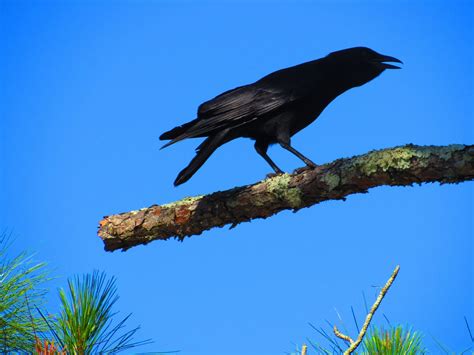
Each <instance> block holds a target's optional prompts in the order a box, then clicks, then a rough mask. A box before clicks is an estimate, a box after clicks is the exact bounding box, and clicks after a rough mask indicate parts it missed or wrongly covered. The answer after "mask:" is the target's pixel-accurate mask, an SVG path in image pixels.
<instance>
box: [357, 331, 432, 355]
mask: <svg viewBox="0 0 474 355" xmlns="http://www.w3.org/2000/svg"><path fill="white" fill-rule="evenodd" d="M422 340H423V339H422V336H421V334H420V333H418V332H416V331H413V330H412V329H411V328H404V327H402V326H397V327H392V328H390V329H388V330H385V329H383V327H381V328H377V327H374V328H372V329H371V330H370V331H369V333H368V334H367V335H366V336H365V338H364V341H363V350H362V352H361V354H364V355H372V354H373V355H375V354H378V355H395V354H405V355H419V354H426V349H425V348H424V347H423V344H422Z"/></svg>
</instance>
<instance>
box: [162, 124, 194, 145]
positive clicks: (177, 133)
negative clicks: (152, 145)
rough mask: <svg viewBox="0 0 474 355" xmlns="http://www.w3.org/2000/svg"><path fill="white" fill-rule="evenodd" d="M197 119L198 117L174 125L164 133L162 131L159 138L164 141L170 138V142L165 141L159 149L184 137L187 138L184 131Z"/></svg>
mask: <svg viewBox="0 0 474 355" xmlns="http://www.w3.org/2000/svg"><path fill="white" fill-rule="evenodd" d="M197 121H198V119H197V118H196V119H194V120H192V121H190V122H188V123H185V124H183V125H181V126H178V127H175V128H173V129H171V130H169V131H167V132H165V133H163V134H162V135H161V136H160V140H162V141H166V140H171V142H168V143H166V144H165V145H164V146H163V147H161V149H163V148H166V147H168V146H170V145H171V144H174V143H176V142H178V141H180V140H182V139H184V138H187V137H186V131H187V130H188V129H189V128H191V127H192V126H194V124H195V123H196V122H197Z"/></svg>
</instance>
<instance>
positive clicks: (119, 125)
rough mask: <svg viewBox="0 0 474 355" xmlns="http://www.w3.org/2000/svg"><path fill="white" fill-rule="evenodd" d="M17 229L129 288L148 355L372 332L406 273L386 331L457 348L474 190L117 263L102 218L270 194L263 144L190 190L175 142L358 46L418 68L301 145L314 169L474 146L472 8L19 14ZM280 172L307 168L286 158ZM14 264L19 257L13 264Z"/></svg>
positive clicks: (372, 202)
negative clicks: (328, 328)
mask: <svg viewBox="0 0 474 355" xmlns="http://www.w3.org/2000/svg"><path fill="white" fill-rule="evenodd" d="M0 4H1V5H0V6H1V10H0V31H1V32H0V51H1V53H2V54H1V55H0V85H1V86H0V90H1V91H0V117H1V118H0V135H1V136H0V147H1V148H0V149H1V151H0V154H1V155H0V158H1V160H0V164H1V165H0V166H1V175H0V178H1V180H0V182H1V194H0V228H7V229H9V230H13V232H14V235H15V236H16V243H15V246H14V248H15V250H16V251H19V250H24V249H27V250H29V251H31V252H35V253H36V258H37V259H38V260H41V261H46V262H48V264H49V267H50V268H51V269H52V270H53V272H54V274H55V275H58V276H59V277H58V278H57V279H55V280H54V281H52V282H51V283H50V286H51V290H52V291H51V293H50V296H49V300H50V305H49V309H50V310H51V311H54V310H56V305H57V302H56V300H57V295H56V291H55V290H56V288H58V287H61V286H64V285H65V283H66V277H68V276H72V275H74V274H77V273H85V272H89V271H92V270H93V269H100V270H104V271H106V272H107V273H108V274H109V275H115V276H116V277H117V278H118V287H119V292H120V295H121V298H120V302H119V308H120V309H121V311H122V313H123V314H125V313H128V312H133V318H132V324H133V323H134V324H141V326H142V331H141V335H142V337H143V338H148V337H151V338H153V339H154V340H155V343H154V344H152V345H150V346H147V347H143V348H142V349H141V350H142V351H153V350H156V351H158V350H173V349H181V350H182V353H183V354H191V355H198V354H200V355H204V354H211V355H212V354H216V355H217V354H260V355H261V354H281V353H282V352H284V351H291V350H293V349H294V344H301V343H302V342H303V341H304V340H305V338H306V337H309V338H312V339H314V340H321V339H320V338H319V337H318V336H317V334H316V333H315V332H314V331H313V330H312V329H311V328H310V327H309V326H308V324H307V323H308V322H312V323H313V324H315V325H322V326H324V325H325V320H328V321H329V322H331V323H337V324H340V322H339V320H338V316H337V313H336V311H335V309H337V311H338V312H339V313H340V315H341V317H342V318H343V319H344V320H345V324H346V325H347V327H348V328H349V332H350V333H351V334H352V335H353V336H354V335H355V329H354V327H353V322H352V321H351V319H352V316H351V312H350V307H351V306H353V307H354V308H355V311H356V315H357V316H358V319H359V322H362V319H363V317H364V306H363V298H362V292H364V293H365V294H366V295H367V299H368V302H370V303H371V302H372V301H373V300H374V297H375V295H376V292H377V289H376V288H375V287H374V286H379V285H382V284H383V283H384V282H385V280H386V279H387V277H388V276H389V275H390V273H391V272H392V270H393V268H394V267H395V265H396V264H400V265H401V271H400V274H399V278H398V279H397V280H396V283H395V284H394V287H393V289H392V290H391V291H390V293H389V295H388V296H387V297H386V299H385V300H384V302H383V304H382V309H381V312H380V314H378V315H377V316H376V317H375V322H376V323H378V324H385V321H384V319H383V317H382V313H384V314H386V315H387V317H388V318H389V319H390V321H391V322H392V323H394V324H396V323H401V324H411V325H413V326H414V327H415V328H416V329H418V330H420V331H422V332H423V333H425V336H426V345H427V346H429V347H430V348H432V349H436V348H434V343H433V340H432V337H435V338H436V339H438V340H440V341H442V342H443V343H444V344H446V345H447V346H449V347H450V348H451V349H452V350H456V351H461V350H463V349H465V348H467V347H468V346H469V345H471V344H470V341H469V336H468V334H467V330H466V327H465V325H464V319H463V317H464V316H466V317H467V318H468V319H469V320H470V323H471V326H474V314H473V310H474V305H473V301H472V300H473V299H474V297H473V296H474V295H473V269H474V267H473V261H472V260H473V242H472V239H473V223H472V216H473V202H472V201H473V184H472V183H464V184H459V185H453V186H451V185H450V186H448V185H444V186H439V185H437V184H431V185H424V186H421V187H419V186H416V187H411V188H385V187H383V188H377V189H373V190H371V191H370V192H369V194H364V195H356V196H350V197H349V198H348V199H347V201H346V202H341V201H330V202H326V203H323V204H321V205H317V206H313V207H311V208H309V209H304V210H301V211H299V212H298V213H296V214H293V213H291V212H288V211H287V212H283V213H281V214H279V215H277V216H274V217H272V218H270V219H267V220H258V221H253V222H252V223H247V224H242V225H239V226H238V227H237V228H235V229H233V230H228V229H227V228H223V229H215V230H212V231H209V232H206V233H204V234H203V235H202V236H198V237H192V238H189V239H186V240H185V241H184V242H183V243H179V242H176V241H167V242H154V243H152V244H149V245H147V246H145V247H143V246H141V247H136V248H133V249H131V250H129V251H127V252H126V253H120V252H115V253H106V252H104V251H103V245H102V242H101V241H100V239H99V238H98V237H97V236H96V231H97V224H98V221H99V220H100V219H101V218H102V216H104V215H108V214H113V213H118V212H124V211H128V210H134V209H137V208H141V207H145V206H149V205H152V204H155V203H157V204H160V203H166V202H170V201H173V200H176V199H180V198H182V197H185V196H192V195H197V194H204V193H208V192H213V191H216V190H220V189H227V188H231V187H233V186H237V185H243V184H248V183H252V182H255V181H258V180H260V179H262V178H263V177H264V176H265V174H266V173H268V172H269V167H268V166H267V165H266V163H265V162H264V161H263V159H261V158H260V157H259V156H258V155H257V154H256V153H255V152H254V150H253V142H251V141H249V140H243V139H242V140H236V141H233V142H231V143H229V144H227V145H225V146H224V147H222V148H221V149H219V150H218V151H217V152H216V153H215V154H214V155H213V156H212V157H211V159H210V160H209V161H208V162H207V163H206V164H205V165H204V167H203V168H202V169H201V170H200V171H199V172H198V173H197V174H196V175H195V176H194V177H193V178H192V179H191V180H190V181H189V182H188V183H186V184H184V185H183V186H180V187H179V188H174V187H173V185H172V182H173V180H174V178H175V176H176V174H177V173H178V172H179V171H180V170H181V169H182V168H183V167H184V166H185V165H186V164H187V163H188V161H189V160H190V159H191V158H192V156H193V155H194V148H195V147H196V146H197V145H198V141H193V140H189V141H185V142H182V143H180V144H177V145H175V146H173V147H170V148H168V149H166V150H163V151H159V147H160V145H161V142H159V141H158V136H159V135H160V133H162V132H163V131H165V130H168V129H169V128H172V127H174V126H175V125H177V124H181V123H183V122H186V121H187V120H190V119H193V118H194V117H195V112H196V109H197V106H198V105H199V104H200V103H201V102H203V101H205V100H207V99H210V98H212V97H214V96H215V95H217V94H219V93H220V92H222V91H224V90H227V89H230V88H233V87H236V86H239V85H242V84H246V83H249V82H252V81H255V80H256V79H258V78H260V77H261V76H263V75H265V74H267V73H269V72H271V71H274V70H276V69H280V68H283V67H287V66H290V65H294V64H298V63H301V62H304V61H307V60H312V59H315V58H319V57H321V56H324V55H326V54H327V53H329V52H331V51H333V50H338V49H342V48H347V47H352V46H358V45H365V46H368V47H371V48H373V49H375V50H376V51H379V52H381V53H383V54H388V55H392V56H395V57H397V58H400V59H402V60H403V61H404V63H405V65H404V68H403V69H402V70H398V71H387V72H385V73H383V74H382V75H381V76H380V77H378V78H377V79H375V80H374V81H372V82H370V83H369V84H367V85H365V86H363V87H361V88H357V89H353V90H351V91H349V92H347V93H345V94H344V95H342V96H341V97H339V98H338V99H336V100H335V101H334V102H333V103H332V104H331V105H330V106H329V107H328V108H327V109H326V110H325V111H324V112H323V114H322V115H321V117H320V118H319V119H318V120H317V121H316V122H315V123H313V124H312V125H311V126H310V127H308V128H307V129H306V130H304V131H303V132H300V133H299V134H298V135H296V136H295V137H294V138H293V144H294V146H295V147H296V148H297V149H299V150H300V151H301V152H303V153H304V154H305V155H307V156H308V157H310V158H311V159H312V160H313V161H315V162H316V163H324V162H329V161H332V160H334V159H336V158H340V157H348V156H352V155H356V154H362V153H364V152H366V151H368V150H371V149H378V148H384V147H391V146H395V145H402V144H406V143H415V144H433V145H442V144H451V143H464V144H468V143H472V142H473V132H474V131H473V127H472V121H473V91H474V90H473V79H472V78H473V77H474V70H473V63H474V58H473V39H472V38H473V29H472V26H473V25H472V23H473V20H474V19H473V13H474V12H473V6H472V3H471V2H459V1H445V2H433V1H424V2H421V1H419V2H417V1H411V2H409V1H404V2H399V3H397V4H395V3H394V2H391V1H390V2H389V1H353V2H351V1H333V2H330V1H326V2H323V1H314V2H310V1H303V2H298V3H297V2H289V1H288V2H284V1H275V2H271V1H257V2H250V1H245V2H237V1H232V2H217V1H215V2H199V1H195V2H191V1H182V2H180V1H177V2H171V1H168V2H161V1H137V2H131V1H130V2H124V1H62V2H59V1H56V2H52V1H48V2H46V1H28V2H26V1H5V0H3V1H1V2H0ZM270 154H271V156H272V157H273V158H274V160H275V161H276V162H277V164H278V165H279V166H281V167H282V168H284V169H286V170H287V171H292V169H294V168H296V167H298V166H299V165H300V162H299V161H298V160H296V158H294V157H293V156H292V155H291V154H289V153H288V152H286V151H283V150H282V149H281V148H278V147H273V148H270ZM15 250H14V251H15Z"/></svg>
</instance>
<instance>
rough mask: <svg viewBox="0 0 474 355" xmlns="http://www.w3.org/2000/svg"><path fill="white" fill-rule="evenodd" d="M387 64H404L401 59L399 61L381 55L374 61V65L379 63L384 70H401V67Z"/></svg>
mask: <svg viewBox="0 0 474 355" xmlns="http://www.w3.org/2000/svg"><path fill="white" fill-rule="evenodd" d="M385 62H395V63H401V64H403V62H402V61H401V60H400V59H397V58H395V57H390V56H389V55H382V54H381V55H379V56H378V57H377V58H375V59H374V63H378V64H380V65H381V66H382V68H384V69H401V68H400V67H398V66H396V65H392V64H388V63H385Z"/></svg>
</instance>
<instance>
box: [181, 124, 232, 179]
mask: <svg viewBox="0 0 474 355" xmlns="http://www.w3.org/2000/svg"><path fill="white" fill-rule="evenodd" d="M226 133H227V130H225V131H221V132H219V133H218V134H216V135H213V136H210V137H209V138H207V139H206V140H205V141H204V142H202V143H201V144H200V145H199V147H198V148H197V149H196V156H195V157H194V158H193V160H191V162H190V163H189V165H188V166H187V167H185V168H184V169H183V170H181V172H180V173H179V174H178V176H177V177H176V180H175V181H174V186H178V185H181V184H183V183H185V182H186V181H188V180H189V179H190V178H191V177H192V176H193V175H194V174H195V173H196V171H198V170H199V168H200V167H201V166H202V165H203V164H204V163H205V162H206V160H207V159H208V158H209V157H210V156H211V154H212V153H214V151H215V150H216V149H217V148H219V147H220V146H221V145H222V144H224V143H225V142H226V140H225V135H226Z"/></svg>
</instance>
